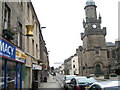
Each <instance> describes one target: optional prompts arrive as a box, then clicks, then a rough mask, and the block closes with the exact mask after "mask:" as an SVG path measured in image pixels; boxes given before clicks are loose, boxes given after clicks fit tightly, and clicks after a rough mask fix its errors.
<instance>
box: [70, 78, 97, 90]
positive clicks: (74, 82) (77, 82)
mask: <svg viewBox="0 0 120 90" xmlns="http://www.w3.org/2000/svg"><path fill="white" fill-rule="evenodd" d="M94 82H96V80H95V79H94V78H93V77H86V76H79V77H74V78H73V79H71V81H70V83H69V86H68V88H69V89H70V90H71V89H72V90H85V89H86V88H88V87H89V86H90V85H91V84H93V83H94Z"/></svg>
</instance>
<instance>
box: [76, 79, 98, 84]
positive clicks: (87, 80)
mask: <svg viewBox="0 0 120 90" xmlns="http://www.w3.org/2000/svg"><path fill="white" fill-rule="evenodd" d="M77 81H78V83H94V82H95V81H96V80H95V79H94V78H79V79H78V80H77Z"/></svg>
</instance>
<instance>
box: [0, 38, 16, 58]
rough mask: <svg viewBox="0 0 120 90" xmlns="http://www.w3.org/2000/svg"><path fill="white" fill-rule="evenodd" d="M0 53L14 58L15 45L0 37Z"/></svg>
mask: <svg viewBox="0 0 120 90" xmlns="http://www.w3.org/2000/svg"><path fill="white" fill-rule="evenodd" d="M0 55H1V56H3V57H8V58H11V59H15V47H14V46H12V45H11V44H9V43H8V42H6V41H4V40H2V39H0Z"/></svg>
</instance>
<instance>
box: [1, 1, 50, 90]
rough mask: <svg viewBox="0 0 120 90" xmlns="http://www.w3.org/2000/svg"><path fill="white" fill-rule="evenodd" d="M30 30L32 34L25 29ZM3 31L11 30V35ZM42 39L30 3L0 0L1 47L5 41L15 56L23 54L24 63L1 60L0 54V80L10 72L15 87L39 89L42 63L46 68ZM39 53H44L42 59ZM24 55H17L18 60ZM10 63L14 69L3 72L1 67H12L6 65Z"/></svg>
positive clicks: (47, 64)
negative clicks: (15, 52) (14, 50)
mask: <svg viewBox="0 0 120 90" xmlns="http://www.w3.org/2000/svg"><path fill="white" fill-rule="evenodd" d="M29 28H31V32H30V31H29V30H28V29H29ZM6 30H7V31H11V32H12V34H9V35H7V34H8V33H6V32H5V31H6ZM32 30H33V31H32ZM9 33H10V32H9ZM41 37H42V38H43V36H42V33H41V26H40V22H39V20H38V17H37V15H36V12H35V10H34V6H33V4H32V2H30V1H29V2H27V1H26V2H22V1H21V0H19V1H16V2H1V1H0V45H2V46H3V45H4V42H3V40H5V42H8V45H9V43H10V45H12V46H13V47H14V48H17V49H19V53H18V52H17V54H18V55H19V54H20V53H23V54H25V55H24V59H25V60H24V61H25V62H23V61H17V60H16V59H15V60H14V61H12V60H13V59H12V60H11V59H10V60H8V59H6V58H5V59H3V56H1V55H0V71H2V72H5V75H4V73H3V74H2V76H1V74H0V77H7V76H6V75H7V73H6V72H8V71H9V72H10V73H11V74H10V76H9V77H12V78H13V79H14V80H15V81H16V83H17V84H16V86H15V88H33V89H34V87H35V86H36V87H35V88H37V87H40V83H41V80H40V79H41V78H40V77H41V72H42V70H43V68H44V67H43V64H44V65H46V66H49V57H48V51H47V47H46V46H45V45H44V46H45V48H44V49H41V43H42V41H41V40H40V38H41ZM1 38H2V39H1ZM1 42H2V43H3V44H1ZM1 50H3V49H0V53H1V52H2V51H1ZM17 51H18V50H17ZM41 52H43V53H44V54H43V57H44V58H42V59H41V56H42V55H41ZM2 53H3V52H2ZM17 54H16V55H17ZM23 54H20V55H21V57H23ZM14 55H15V54H14ZM7 56H8V55H7ZM10 57H11V56H10ZM1 59H2V60H1ZM21 60H22V59H21ZM9 61H11V64H12V65H14V66H11V69H10V68H7V67H6V70H4V69H3V68H2V67H3V66H4V65H5V66H7V65H8V66H10V65H11V64H10V65H9V64H7V62H8V63H10V62H9ZM21 62H23V63H21ZM15 67H16V68H15ZM18 68H19V69H18ZM9 69H10V70H9ZM13 71H14V72H13ZM15 72H16V73H15ZM12 73H13V75H12ZM3 75H4V76H3ZM35 82H38V83H35ZM6 86H7V84H6ZM6 86H5V88H6Z"/></svg>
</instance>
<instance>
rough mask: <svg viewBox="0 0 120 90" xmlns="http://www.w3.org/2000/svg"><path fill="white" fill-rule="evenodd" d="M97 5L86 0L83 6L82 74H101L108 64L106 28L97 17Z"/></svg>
mask: <svg viewBox="0 0 120 90" xmlns="http://www.w3.org/2000/svg"><path fill="white" fill-rule="evenodd" d="M96 8H97V6H96V5H95V2H94V1H93V0H87V1H86V6H85V8H84V9H85V15H86V19H85V20H83V27H84V33H81V40H83V50H82V51H83V52H82V59H81V60H82V63H83V64H82V65H83V66H82V68H83V70H82V73H83V74H84V75H90V74H95V75H103V74H105V72H106V70H107V66H108V61H107V49H106V41H105V36H106V28H105V27H103V28H101V16H100V14H99V17H98V18H97V12H96Z"/></svg>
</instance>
